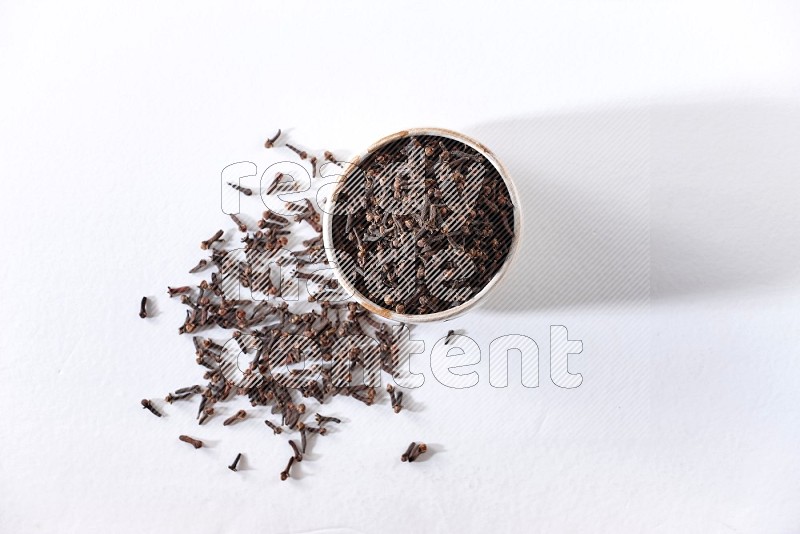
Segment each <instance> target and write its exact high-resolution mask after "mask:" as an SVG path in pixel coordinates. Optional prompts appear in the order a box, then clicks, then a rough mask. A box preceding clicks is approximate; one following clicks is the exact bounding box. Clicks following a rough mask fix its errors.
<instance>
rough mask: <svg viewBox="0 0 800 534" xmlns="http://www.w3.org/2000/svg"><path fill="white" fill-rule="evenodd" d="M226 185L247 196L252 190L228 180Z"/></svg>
mask: <svg viewBox="0 0 800 534" xmlns="http://www.w3.org/2000/svg"><path fill="white" fill-rule="evenodd" d="M228 185H229V186H231V187H232V188H234V189H235V190H237V191H239V192H240V193H242V194H244V195H246V196H248V197H249V196H250V195H252V194H253V190H252V189H250V188H249V187H242V186H241V185H238V184H234V183H231V182H228Z"/></svg>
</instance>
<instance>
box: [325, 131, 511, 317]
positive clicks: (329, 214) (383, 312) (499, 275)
mask: <svg viewBox="0 0 800 534" xmlns="http://www.w3.org/2000/svg"><path fill="white" fill-rule="evenodd" d="M421 135H436V136H440V137H445V138H448V139H452V140H455V141H460V142H462V143H464V144H466V145H467V146H470V147H472V148H473V149H475V150H477V151H478V152H479V153H480V154H481V155H483V156H484V157H486V159H488V160H489V162H490V163H491V164H492V165H494V167H495V169H497V172H498V173H499V174H500V177H501V178H502V179H503V182H504V183H505V185H506V188H507V189H508V194H509V196H510V197H511V203H512V205H513V207H514V209H513V212H514V235H513V236H512V238H511V246H510V247H509V250H508V255H507V256H506V259H505V261H504V262H503V265H501V266H500V269H498V271H497V272H496V273H495V274H494V276H493V277H492V278H491V279H490V280H489V282H487V283H486V285H484V286H483V288H481V290H480V291H478V292H477V293H476V294H475V295H473V296H472V297H471V298H470V299H469V300H467V301H466V302H464V303H462V304H459V305H458V306H455V307H453V308H450V309H447V310H442V311H439V312H435V313H428V314H425V315H414V314H405V313H397V312H395V311H393V310H389V309H387V308H384V307H382V306H379V305H377V304H376V303H374V302H373V301H371V300H370V299H368V298H367V297H366V296H364V295H363V294H361V292H359V291H358V290H357V289H356V288H355V287H354V286H353V285H352V284H351V283H350V282H348V281H347V279H346V277H345V276H344V274H343V272H342V270H341V269H340V267H339V262H338V261H337V259H336V250H335V249H334V247H333V243H332V239H333V235H332V234H333V230H332V224H333V206H334V205H335V203H336V199H337V197H338V196H339V191H340V190H341V187H342V185H344V183H345V181H346V180H347V178H348V177H349V176H350V174H351V173H352V172H354V171H355V170H356V169H357V167H358V164H359V163H360V162H361V161H362V160H364V159H365V158H366V157H367V156H369V155H370V154H372V153H373V152H375V151H377V150H378V149H380V148H382V147H383V146H385V145H386V144H388V143H390V142H393V141H397V140H399V139H403V138H406V137H415V136H421ZM521 233H522V215H521V210H520V205H519V195H518V193H517V188H516V187H515V185H514V182H513V181H512V180H511V177H510V176H509V174H508V171H507V170H506V168H505V166H504V165H503V164H502V163H501V162H500V160H499V159H497V156H495V154H494V152H492V151H491V150H489V148H487V147H486V146H485V145H483V144H482V143H480V142H478V141H476V140H475V139H472V138H471V137H468V136H466V135H464V134H462V133H459V132H455V131H453V130H448V129H445V128H435V127H430V128H409V129H407V130H401V131H399V132H396V133H393V134H391V135H387V136H386V137H383V138H381V139H379V140H378V141H376V142H374V143H372V145H370V146H369V148H367V149H366V150H365V151H364V152H362V153H360V154H358V155H356V156H354V157H353V158H351V159H350V160H349V161H348V162H347V163H346V165H345V166H344V170H343V171H342V173H341V174H340V175H339V178H338V180H337V182H336V185H335V186H334V190H333V193H332V194H331V196H330V198H329V199H328V201H327V203H326V205H325V209H324V210H323V214H322V242H323V246H324V247H325V255H326V256H327V258H328V262H329V263H330V266H329V267H330V269H332V270H333V272H334V275H335V276H336V279H337V280H338V282H339V283H340V284H342V286H343V287H344V289H345V290H346V291H347V292H348V293H350V294H351V295H352V298H354V299H355V300H356V301H357V302H358V303H359V304H361V305H362V306H363V307H364V308H366V309H367V310H369V311H370V312H372V313H375V314H376V315H380V316H381V317H384V318H386V319H391V320H394V321H399V322H401V323H415V324H419V323H430V322H436V321H446V320H450V319H454V318H456V317H458V316H460V315H462V314H463V313H465V312H466V311H468V310H470V309H472V308H474V307H475V306H476V305H478V304H479V303H480V302H481V301H485V297H486V296H487V295H488V293H489V292H490V291H491V290H492V289H494V288H495V287H496V286H497V285H498V284H499V283H500V281H501V280H502V279H504V278H505V277H506V274H507V273H508V271H509V269H510V267H511V264H512V263H513V261H514V259H515V258H516V256H517V248H518V247H519V243H520V238H521Z"/></svg>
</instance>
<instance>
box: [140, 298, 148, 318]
mask: <svg viewBox="0 0 800 534" xmlns="http://www.w3.org/2000/svg"><path fill="white" fill-rule="evenodd" d="M139 317H141V318H142V319H146V318H147V297H142V304H141V306H140V307H139Z"/></svg>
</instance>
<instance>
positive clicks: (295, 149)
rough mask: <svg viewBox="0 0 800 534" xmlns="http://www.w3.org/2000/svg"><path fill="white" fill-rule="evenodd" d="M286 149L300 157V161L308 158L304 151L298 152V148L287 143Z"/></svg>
mask: <svg viewBox="0 0 800 534" xmlns="http://www.w3.org/2000/svg"><path fill="white" fill-rule="evenodd" d="M286 148H288V149H289V150H291V151H292V152H294V153H295V154H297V155H298V156H300V159H306V158H307V157H308V153H306V151H305V150H300V149H299V148H297V147H294V146H292V145H290V144H289V143H286Z"/></svg>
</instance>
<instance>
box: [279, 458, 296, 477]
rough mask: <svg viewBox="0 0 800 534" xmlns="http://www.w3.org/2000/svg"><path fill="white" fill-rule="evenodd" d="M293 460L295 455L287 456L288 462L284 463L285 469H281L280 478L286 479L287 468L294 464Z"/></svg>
mask: <svg viewBox="0 0 800 534" xmlns="http://www.w3.org/2000/svg"><path fill="white" fill-rule="evenodd" d="M294 461H295V457H294V456H292V457H291V458H289V463H288V464H286V469H284V470H283V471H281V480H286V479H287V478H289V470H290V469H291V468H292V465H293V464H294Z"/></svg>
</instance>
